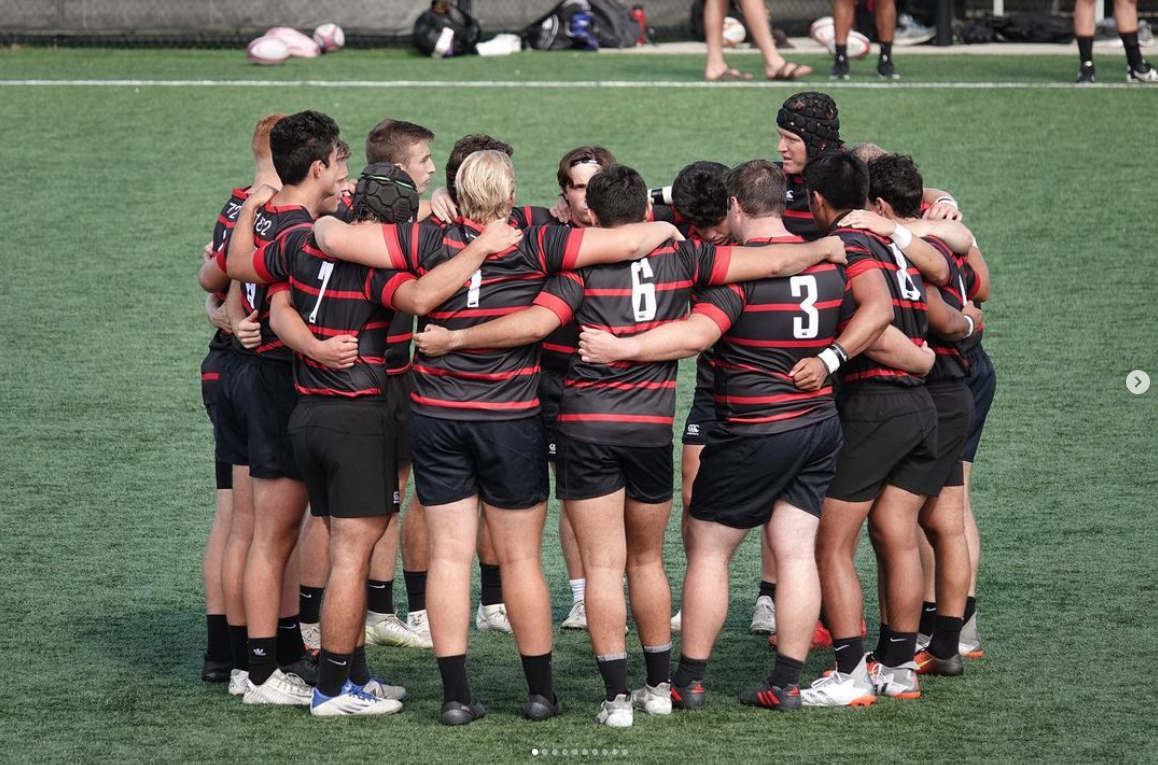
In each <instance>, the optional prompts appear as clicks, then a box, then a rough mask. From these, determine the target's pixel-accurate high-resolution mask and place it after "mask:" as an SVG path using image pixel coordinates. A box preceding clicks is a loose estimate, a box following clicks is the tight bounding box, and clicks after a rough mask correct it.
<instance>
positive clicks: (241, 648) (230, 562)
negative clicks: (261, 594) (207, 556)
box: [221, 465, 253, 693]
mask: <svg viewBox="0 0 1158 765" xmlns="http://www.w3.org/2000/svg"><path fill="white" fill-rule="evenodd" d="M229 520H230V523H229V538H228V540H226V543H225V550H224V554H223V558H222V561H221V594H222V597H223V599H224V602H225V620H226V622H227V623H228V624H229V643H230V647H231V649H232V651H233V673H232V675H233V676H235V677H238V678H239V682H238V683H237V684H236V686H235V683H234V682H233V681H232V679H231V682H230V692H231V693H236V692H238V691H240V692H242V693H243V692H244V691H245V683H244V680H245V676H242V675H238V673H239V672H240V673H247V672H248V668H249V663H248V661H247V659H248V657H249V652H248V647H247V646H246V639H247V628H246V621H245V561H246V558H247V557H248V556H249V546H250V544H251V543H252V541H253V482H252V479H251V478H250V477H249V468H248V467H247V466H244V465H235V466H234V467H233V507H232V509H231V514H230V519H229Z"/></svg>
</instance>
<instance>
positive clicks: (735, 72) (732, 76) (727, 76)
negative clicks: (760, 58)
mask: <svg viewBox="0 0 1158 765" xmlns="http://www.w3.org/2000/svg"><path fill="white" fill-rule="evenodd" d="M809 71H810V72H811V71H812V70H811V69H810V70H809ZM704 79H705V80H706V81H707V82H724V81H725V80H742V81H747V80H750V79H752V75H751V73H749V72H741V71H740V70H739V69H735V68H733V67H728V68H727V69H725V70H724V71H723V72H722V73H721V74H720V75H719V76H718V77H705V78H704Z"/></svg>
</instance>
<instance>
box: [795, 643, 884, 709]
mask: <svg viewBox="0 0 1158 765" xmlns="http://www.w3.org/2000/svg"><path fill="white" fill-rule="evenodd" d="M800 702H801V704H802V705H803V706H806V707H868V706H872V705H873V704H875V703H877V692H876V688H875V687H874V686H873V682H872V677H871V676H870V670H869V657H868V654H865V655H864V656H862V657H861V659H860V663H858V664H857V665H856V669H854V670H853V671H852V672H850V673H848V674H845V673H844V672H838V671H836V670H833V671H832V672H830V673H826V674H825V675H824V677H821V678H818V679H817V680H815V681H813V683H812V685H811V686H809V687H808V688H805V689H804V690H803V691H801V692H800Z"/></svg>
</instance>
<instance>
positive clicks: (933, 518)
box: [918, 486, 971, 674]
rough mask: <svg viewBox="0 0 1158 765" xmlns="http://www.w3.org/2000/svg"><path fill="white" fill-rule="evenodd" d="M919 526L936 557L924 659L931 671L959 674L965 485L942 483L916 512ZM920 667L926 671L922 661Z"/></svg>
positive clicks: (965, 567)
mask: <svg viewBox="0 0 1158 765" xmlns="http://www.w3.org/2000/svg"><path fill="white" fill-rule="evenodd" d="M919 519H920V524H921V528H922V529H923V530H924V535H922V536H927V537H928V541H929V543H930V544H931V545H932V547H933V551H934V554H935V557H936V574H935V577H936V597H935V602H936V604H937V616H936V622H935V626H934V629H933V631H932V636H933V639H932V641H931V642H930V643H929V648H928V652H929V655H930V656H929V657H927V658H925V657H922V658H921V659H919V660H918V663H922V661H927V663H928V664H929V665H930V666H932V667H933V669H932V671H938V672H942V673H944V674H959V673H960V669H959V666H960V656H959V655H958V650H957V649H958V645H959V643H960V638H961V626H962V624H963V622H964V614H965V599H966V597H967V596H968V592H969V581H970V578H971V576H970V575H971V570H970V565H969V545H968V543H967V542H966V540H965V487H964V486H946V487H945V488H943V489H942V490H941V493H940V494H939V495H938V496H936V497H930V498H929V499H928V500H927V501H926V502H925V505H924V507H922V508H921V512H920V515H919ZM922 668H923V669H926V670H928V667H926V666H925V664H922Z"/></svg>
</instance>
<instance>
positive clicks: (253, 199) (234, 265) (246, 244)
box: [225, 186, 277, 284]
mask: <svg viewBox="0 0 1158 765" xmlns="http://www.w3.org/2000/svg"><path fill="white" fill-rule="evenodd" d="M275 194H277V189H275V188H273V187H272V186H258V187H257V188H255V189H254V190H253V191H252V192H250V194H249V197H247V198H246V200H245V204H243V205H242V206H241V211H240V212H239V213H238V214H237V223H235V224H234V226H233V233H232V234H231V235H230V237H229V245H228V248H227V251H226V261H225V262H226V267H225V270H226V272H227V273H228V274H229V277H230V278H231V279H237V280H238V281H243V282H246V283H249V284H258V283H262V282H265V281H268V279H262V278H261V277H260V275H259V274H258V273H257V269H256V268H255V267H254V255H255V253H256V252H257V245H256V244H255V242H254V237H253V221H254V218H256V217H257V211H258V210H260V209H261V208H262V207H264V206H265V205H266V204H267V203H268V202H269V201H270V200H271V199H273V197H274V195H275Z"/></svg>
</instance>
